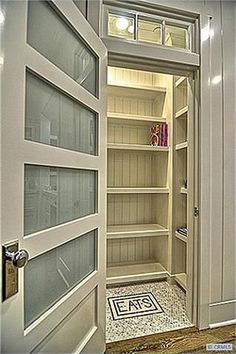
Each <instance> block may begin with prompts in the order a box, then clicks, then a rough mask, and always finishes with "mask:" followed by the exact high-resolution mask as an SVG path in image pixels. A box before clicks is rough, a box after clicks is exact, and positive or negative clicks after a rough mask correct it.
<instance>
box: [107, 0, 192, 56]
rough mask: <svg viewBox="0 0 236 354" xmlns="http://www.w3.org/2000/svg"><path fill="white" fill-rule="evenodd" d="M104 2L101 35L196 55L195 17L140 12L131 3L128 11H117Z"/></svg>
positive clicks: (116, 8) (118, 9)
mask: <svg viewBox="0 0 236 354" xmlns="http://www.w3.org/2000/svg"><path fill="white" fill-rule="evenodd" d="M104 3H105V4H106V3H109V5H104V13H103V15H104V18H103V19H104V27H103V36H105V37H106V36H108V37H113V38H114V37H116V38H119V39H123V40H129V41H132V42H140V43H142V42H143V43H146V44H147V43H149V44H152V45H161V46H166V47H173V48H176V49H181V50H185V51H188V52H196V48H195V47H196V46H195V33H196V27H197V20H196V18H195V19H194V18H183V17H180V16H178V15H176V14H175V15H174V14H172V13H171V12H170V13H167V12H165V14H163V12H160V13H158V10H156V11H150V13H149V12H148V9H146V12H141V11H138V10H136V7H135V4H134V6H132V9H131V7H129V9H128V8H127V9H125V8H123V9H121V8H118V6H117V7H116V6H115V4H114V6H110V1H104ZM112 4H113V2H112ZM124 6H125V5H124Z"/></svg>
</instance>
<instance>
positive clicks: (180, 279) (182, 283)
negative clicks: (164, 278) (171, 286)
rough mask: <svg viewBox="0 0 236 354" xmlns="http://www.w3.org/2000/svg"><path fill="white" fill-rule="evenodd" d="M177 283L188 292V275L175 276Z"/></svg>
mask: <svg viewBox="0 0 236 354" xmlns="http://www.w3.org/2000/svg"><path fill="white" fill-rule="evenodd" d="M175 280H176V281H177V283H178V284H179V285H180V286H181V287H182V288H183V289H184V290H185V291H186V289H187V276H186V273H179V274H176V275H175Z"/></svg>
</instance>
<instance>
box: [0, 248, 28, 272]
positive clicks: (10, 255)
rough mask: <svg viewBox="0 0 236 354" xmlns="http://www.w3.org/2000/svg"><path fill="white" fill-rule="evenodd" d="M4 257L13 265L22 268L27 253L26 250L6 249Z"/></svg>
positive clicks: (26, 258)
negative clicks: (13, 250)
mask: <svg viewBox="0 0 236 354" xmlns="http://www.w3.org/2000/svg"><path fill="white" fill-rule="evenodd" d="M5 257H6V259H7V260H10V261H11V262H12V264H13V265H14V267H16V268H22V267H24V266H25V265H26V264H27V262H28V259H29V253H28V252H27V251H26V250H19V251H16V252H9V251H6V253H5Z"/></svg>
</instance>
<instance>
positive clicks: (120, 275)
mask: <svg viewBox="0 0 236 354" xmlns="http://www.w3.org/2000/svg"><path fill="white" fill-rule="evenodd" d="M168 275H169V273H168V272H167V270H166V269H165V268H164V267H163V266H162V265H161V264H160V263H155V262H150V263H138V264H132V265H127V264H125V265H121V266H115V267H108V269H107V283H108V284H120V283H129V282H133V281H144V280H152V279H153V280H154V279H155V280H156V279H166V278H167V277H168Z"/></svg>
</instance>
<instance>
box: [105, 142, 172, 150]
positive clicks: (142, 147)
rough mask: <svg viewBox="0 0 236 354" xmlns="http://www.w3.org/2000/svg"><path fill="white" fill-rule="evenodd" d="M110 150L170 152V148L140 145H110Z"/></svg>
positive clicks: (108, 146)
mask: <svg viewBox="0 0 236 354" xmlns="http://www.w3.org/2000/svg"><path fill="white" fill-rule="evenodd" d="M107 148H108V149H118V150H143V151H169V147H168V146H152V145H140V144H139V145H138V144H116V143H108V144H107Z"/></svg>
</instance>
